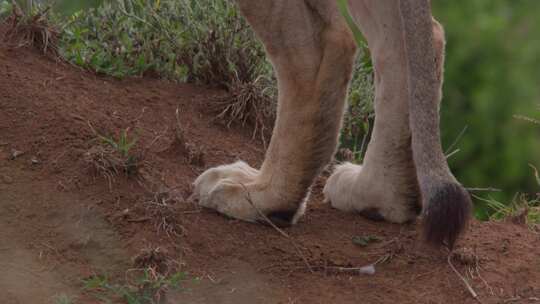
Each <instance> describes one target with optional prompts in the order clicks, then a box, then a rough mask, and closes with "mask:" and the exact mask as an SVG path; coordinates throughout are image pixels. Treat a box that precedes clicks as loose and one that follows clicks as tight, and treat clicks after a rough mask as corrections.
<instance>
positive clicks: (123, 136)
mask: <svg viewBox="0 0 540 304" xmlns="http://www.w3.org/2000/svg"><path fill="white" fill-rule="evenodd" d="M127 133H128V129H125V130H122V132H120V136H119V137H118V140H114V139H113V138H112V137H105V136H102V135H99V138H100V139H101V140H102V141H103V142H104V143H106V144H108V145H110V146H111V147H112V148H114V149H115V150H116V151H118V153H120V155H122V156H123V157H125V158H128V159H129V158H132V157H133V156H132V155H130V153H129V151H130V150H131V148H133V146H134V145H135V144H136V143H137V139H133V140H131V141H130V140H129V139H128V135H127Z"/></svg>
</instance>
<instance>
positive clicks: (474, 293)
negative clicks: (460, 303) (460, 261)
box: [447, 252, 482, 303]
mask: <svg viewBox="0 0 540 304" xmlns="http://www.w3.org/2000/svg"><path fill="white" fill-rule="evenodd" d="M452 256H453V252H450V253H448V258H447V261H448V265H449V266H450V268H451V269H452V270H453V271H454V273H455V274H456V275H457V276H458V277H459V278H460V279H461V281H463V284H465V287H467V290H468V291H469V293H470V294H471V295H472V297H473V298H474V299H475V300H477V301H478V302H479V303H482V301H480V299H479V298H478V294H477V293H476V291H474V289H473V288H472V287H471V284H469V282H468V281H467V279H466V278H465V277H463V276H462V275H461V274H460V273H459V271H458V270H457V269H456V267H455V266H454V264H452Z"/></svg>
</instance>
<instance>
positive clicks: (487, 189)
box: [465, 187, 502, 192]
mask: <svg viewBox="0 0 540 304" xmlns="http://www.w3.org/2000/svg"><path fill="white" fill-rule="evenodd" d="M465 189H466V190H467V191H473V192H474V191H477V192H479V191H487V192H501V191H502V190H501V189H497V188H493V187H486V188H474V187H473V188H465Z"/></svg>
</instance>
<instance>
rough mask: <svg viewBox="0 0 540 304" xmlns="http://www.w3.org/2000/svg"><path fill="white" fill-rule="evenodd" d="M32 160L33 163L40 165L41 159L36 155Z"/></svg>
mask: <svg viewBox="0 0 540 304" xmlns="http://www.w3.org/2000/svg"><path fill="white" fill-rule="evenodd" d="M30 161H31V162H32V165H38V164H39V159H37V157H35V156H33V157H32V159H31V160H30Z"/></svg>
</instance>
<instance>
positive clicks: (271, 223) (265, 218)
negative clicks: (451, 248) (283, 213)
mask: <svg viewBox="0 0 540 304" xmlns="http://www.w3.org/2000/svg"><path fill="white" fill-rule="evenodd" d="M240 185H242V187H243V188H244V190H245V191H246V200H247V201H248V203H249V204H250V205H251V206H252V207H253V209H255V211H257V213H258V214H259V215H260V216H261V217H262V218H263V219H264V220H265V221H266V222H267V223H268V224H269V225H270V226H271V227H272V228H274V229H275V230H276V231H277V232H278V233H279V234H281V235H282V236H283V237H285V238H286V239H287V240H289V242H290V243H291V244H292V245H293V247H294V248H295V249H296V251H297V253H298V255H299V256H300V258H301V259H302V260H303V261H304V263H305V264H306V267H307V268H308V269H309V271H310V272H311V273H315V272H314V271H313V268H312V267H311V265H310V264H309V262H308V260H307V258H306V257H305V256H304V255H303V254H302V250H300V247H299V246H298V245H297V244H296V243H295V241H294V240H293V239H292V238H291V237H290V236H289V235H288V234H287V233H286V232H285V231H283V230H282V229H281V228H279V227H278V226H276V225H275V224H274V223H273V222H272V221H271V220H270V219H269V218H268V217H267V216H266V215H265V214H264V213H262V212H261V210H260V209H259V208H257V206H255V204H254V203H253V200H252V199H251V196H250V194H249V191H248V189H247V188H246V186H245V185H244V184H242V183H241V184H240Z"/></svg>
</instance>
